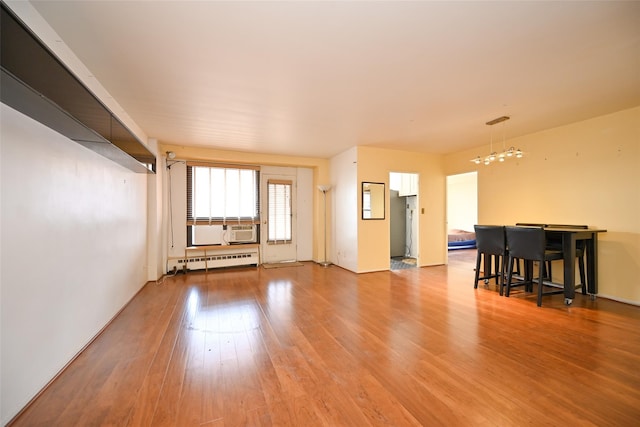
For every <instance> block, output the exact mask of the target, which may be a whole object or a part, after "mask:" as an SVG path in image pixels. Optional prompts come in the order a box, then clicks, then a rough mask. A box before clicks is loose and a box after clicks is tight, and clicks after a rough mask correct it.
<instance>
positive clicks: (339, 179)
mask: <svg viewBox="0 0 640 427" xmlns="http://www.w3.org/2000/svg"><path fill="white" fill-rule="evenodd" d="M357 160H358V150H357V147H354V148H351V149H349V150H347V151H345V152H343V153H341V154H338V155H337V156H335V157H333V158H332V159H331V162H330V170H331V190H330V191H329V192H327V199H329V198H330V199H331V201H330V203H329V205H330V208H331V211H330V214H329V215H330V217H331V221H330V222H331V223H332V224H333V229H332V230H330V231H329V234H330V235H331V238H330V239H329V241H330V242H333V244H330V246H329V248H328V254H327V255H328V258H329V261H331V262H333V263H334V264H336V265H339V266H340V267H342V268H346V269H347V270H351V271H354V272H357V271H358V220H359V218H360V216H359V215H360V213H359V212H358V207H359V206H360V204H359V203H358V168H357V166H358V165H357ZM386 253H387V256H388V254H389V251H388V250H387V251H386Z"/></svg>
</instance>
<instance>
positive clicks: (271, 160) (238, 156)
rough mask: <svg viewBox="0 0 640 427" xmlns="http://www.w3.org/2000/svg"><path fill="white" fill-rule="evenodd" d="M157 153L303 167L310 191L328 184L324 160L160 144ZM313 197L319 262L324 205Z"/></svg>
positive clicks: (318, 196) (315, 254) (315, 251)
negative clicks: (310, 182)
mask: <svg viewBox="0 0 640 427" xmlns="http://www.w3.org/2000/svg"><path fill="white" fill-rule="evenodd" d="M159 151H160V152H161V153H165V152H166V151H173V152H175V153H176V158H178V159H187V160H203V161H216V162H229V163H239V164H254V165H269V166H289V167H307V168H312V169H313V188H314V189H316V188H317V186H318V185H319V184H327V183H329V161H328V160H327V159H320V158H315V157H296V156H282V155H273V154H258V153H247V152H240V151H227V150H214V149H208V148H201V147H184V146H179V145H168V144H162V145H161V146H160V150H159ZM158 163H159V166H158V167H161V165H163V164H164V160H159V162H158ZM313 194H314V195H313V212H314V214H313V259H314V260H319V259H320V258H322V255H321V254H323V252H324V246H323V244H324V239H323V226H324V216H323V212H324V211H323V210H322V209H323V206H324V205H323V204H322V193H321V192H320V191H314V192H313ZM330 203H331V201H330V199H329V198H327V205H328V206H327V207H328V209H329V212H331V210H330V209H331V205H330ZM327 223H328V228H329V229H330V227H331V217H330V216H329V217H328V218H327ZM327 240H328V241H327V245H328V247H330V244H331V241H330V236H328V239H327ZM319 254H320V255H319Z"/></svg>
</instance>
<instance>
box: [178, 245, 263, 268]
mask: <svg viewBox="0 0 640 427" xmlns="http://www.w3.org/2000/svg"><path fill="white" fill-rule="evenodd" d="M186 261H187V262H185V258H175V259H169V261H168V262H167V270H168V271H167V273H170V272H172V271H179V270H188V271H192V270H205V269H210V268H222V267H235V266H243V265H255V266H257V265H258V264H259V263H260V257H259V253H258V249H255V248H253V249H244V250H242V249H238V250H232V249H230V250H228V251H219V252H216V253H214V254H212V253H207V254H206V256H205V255H204V254H194V255H193V256H189V257H188V258H187V259H186ZM185 264H186V268H185Z"/></svg>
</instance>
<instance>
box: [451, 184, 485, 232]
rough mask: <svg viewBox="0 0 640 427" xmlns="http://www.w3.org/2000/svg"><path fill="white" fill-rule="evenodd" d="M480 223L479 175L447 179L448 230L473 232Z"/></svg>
mask: <svg viewBox="0 0 640 427" xmlns="http://www.w3.org/2000/svg"><path fill="white" fill-rule="evenodd" d="M477 223H478V173H477V172H468V173H461V174H457V175H450V176H448V177H447V228H448V229H449V230H453V229H457V230H467V231H473V226H474V225H475V224H477Z"/></svg>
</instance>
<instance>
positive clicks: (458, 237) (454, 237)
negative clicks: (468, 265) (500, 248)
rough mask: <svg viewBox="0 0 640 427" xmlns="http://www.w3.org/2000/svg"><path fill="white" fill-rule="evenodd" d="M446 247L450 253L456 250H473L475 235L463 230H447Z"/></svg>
mask: <svg viewBox="0 0 640 427" xmlns="http://www.w3.org/2000/svg"><path fill="white" fill-rule="evenodd" d="M447 247H448V248H449V250H450V251H451V250H456V249H475V247H476V233H474V232H473V231H465V230H455V229H454V230H449V233H448V236H447Z"/></svg>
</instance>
